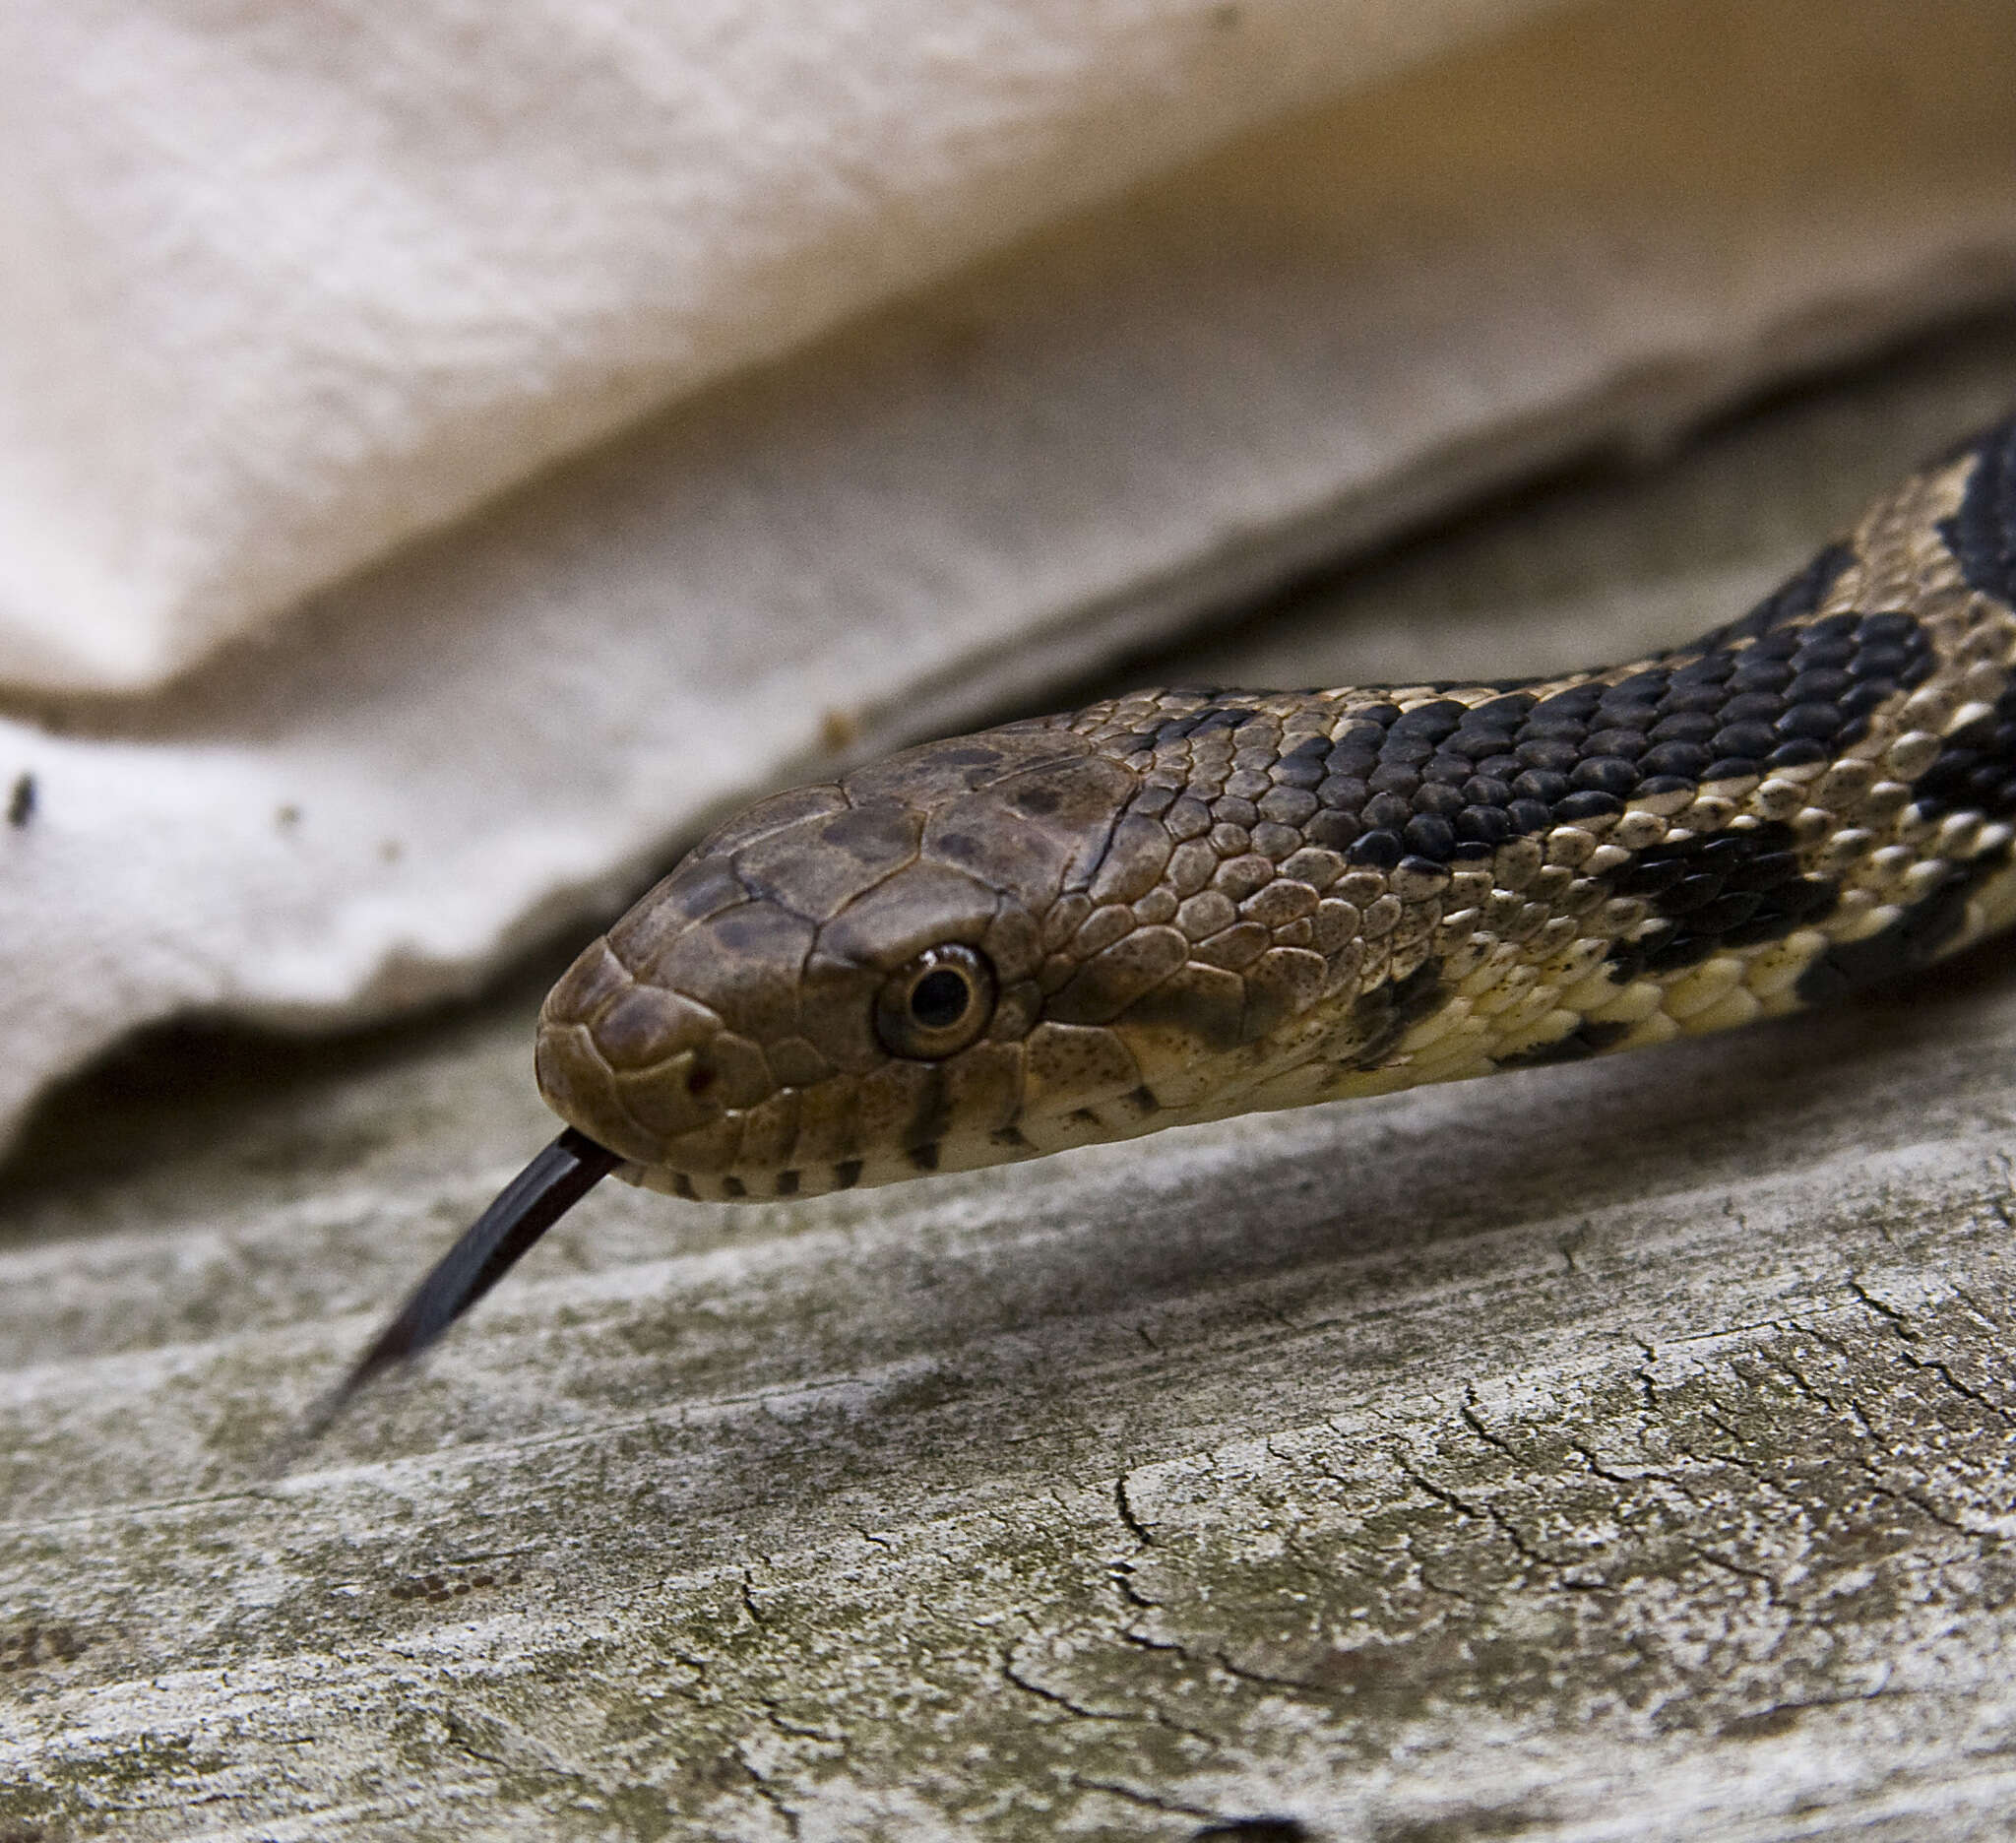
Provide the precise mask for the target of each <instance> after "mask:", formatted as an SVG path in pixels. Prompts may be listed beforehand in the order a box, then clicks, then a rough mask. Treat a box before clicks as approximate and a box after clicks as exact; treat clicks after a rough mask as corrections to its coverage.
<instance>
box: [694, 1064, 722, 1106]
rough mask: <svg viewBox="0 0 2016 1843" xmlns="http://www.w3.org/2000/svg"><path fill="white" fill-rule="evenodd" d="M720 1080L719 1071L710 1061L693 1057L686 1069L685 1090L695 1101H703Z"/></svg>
mask: <svg viewBox="0 0 2016 1843" xmlns="http://www.w3.org/2000/svg"><path fill="white" fill-rule="evenodd" d="M720 1080H721V1071H720V1070H719V1069H717V1068H716V1067H715V1066H714V1064H713V1063H712V1062H702V1061H700V1060H698V1059H697V1058H696V1059H695V1061H694V1063H693V1066H692V1067H691V1068H689V1069H688V1070H687V1071H686V1092H687V1093H688V1094H689V1095H691V1096H692V1097H693V1099H694V1100H696V1101H704V1100H706V1099H707V1097H708V1095H709V1094H710V1093H711V1092H712V1091H713V1089H714V1086H715V1084H716V1083H717V1082H719V1081H720Z"/></svg>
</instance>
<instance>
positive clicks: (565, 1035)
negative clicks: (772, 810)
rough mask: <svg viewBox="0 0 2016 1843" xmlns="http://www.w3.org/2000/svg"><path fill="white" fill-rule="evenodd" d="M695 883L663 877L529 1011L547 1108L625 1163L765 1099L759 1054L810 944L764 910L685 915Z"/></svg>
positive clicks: (794, 924)
mask: <svg viewBox="0 0 2016 1843" xmlns="http://www.w3.org/2000/svg"><path fill="white" fill-rule="evenodd" d="M708 868H709V867H708V866H707V865H705V864H702V865H698V866H695V870H696V872H698V873H700V874H702V875H704V874H705V872H706V871H707V869H708ZM696 880H698V877H697V876H696V877H686V876H682V875H681V874H680V873H674V876H673V877H672V878H670V879H667V883H666V884H665V885H662V886H661V890H662V895H661V896H660V897H659V899H658V900H656V901H648V902H647V903H646V904H642V905H640V906H639V909H638V911H636V912H633V916H632V917H631V918H628V919H626V920H625V922H622V923H619V924H618V925H617V927H616V928H614V929H613V930H611V932H610V934H609V935H608V936H607V937H606V938H605V939H603V940H599V941H597V942H596V943H595V944H594V945H593V946H592V947H590V948H589V949H588V951H587V952H585V953H584V954H583V955H582V956H581V958H580V959H579V960H577V961H576V962H575V964H574V966H573V968H572V970H571V971H570V972H569V973H568V974H567V975H566V977H565V978H564V979H562V980H561V981H560V983H559V984H558V985H556V986H554V988H553V990H552V993H551V995H550V996H549V997H548V998H547V1000H546V1003H545V1006H544V1008H543V1009H542V1011H541V1012H540V1014H539V1035H538V1046H537V1049H536V1068H537V1072H538V1081H539V1089H540V1092H541V1093H542V1094H543V1095H544V1096H545V1098H546V1101H547V1104H548V1105H549V1106H550V1107H551V1108H552V1109H553V1110H554V1112H557V1113H559V1114H560V1116H561V1117H562V1118H563V1119H565V1120H567V1121H568V1122H569V1123H570V1124H571V1125H574V1126H576V1127H579V1128H580V1130H581V1131H583V1132H585V1133H587V1134H588V1135H589V1136H590V1137H591V1138H593V1139H596V1140H599V1142H600V1143H601V1144H603V1145H605V1146H607V1147H609V1149H610V1150H611V1151H614V1152H619V1153H621V1154H622V1156H623V1157H624V1158H625V1159H627V1160H629V1161H631V1162H633V1163H636V1164H641V1165H656V1164H661V1163H663V1162H665V1161H666V1158H667V1154H668V1152H669V1150H670V1148H672V1147H673V1146H674V1145H676V1144H680V1143H681V1142H684V1143H686V1144H687V1145H689V1146H690V1145H691V1143H692V1141H693V1139H694V1136H695V1135H703V1134H705V1132H706V1129H708V1128H709V1127H711V1126H715V1125H717V1124H718V1123H719V1122H721V1121H722V1120H723V1117H724V1115H725V1114H727V1113H728V1112H731V1111H736V1110H746V1109H749V1108H753V1107H757V1106H759V1105H760V1104H762V1103H763V1102H764V1101H765V1100H767V1099H769V1098H770V1097H771V1096H772V1095H773V1094H774V1093H775V1092H776V1090H777V1088H778V1086H779V1073H778V1071H777V1070H776V1069H774V1068H773V1067H772V1066H771V1058H770V1057H769V1056H767V1055H766V1053H765V1049H766V1046H767V1045H771V1044H773V1041H774V1040H775V1039H776V1038H777V1037H778V1036H779V1034H780V1028H781V1027H782V1026H784V1025H785V1024H786V1023H787V1022H788V1020H787V1019H786V1018H785V1017H784V1016H783V1015H782V1013H783V1012H784V1011H786V1010H788V1009H789V1008H790V1006H792V1005H793V1004H794V1003H795V987H796V979H797V973H798V969H799V966H800V964H801V963H802V961H803V958H804V954H805V950H806V947H807V945H808V944H809V939H810V928H809V926H808V925H807V924H805V923H803V922H798V921H797V920H796V918H794V917H790V916H788V915H787V914H785V913H784V912H783V911H781V910H779V909H777V908H776V907H775V906H774V905H771V904H768V903H763V902H760V901H759V902H752V901H749V900H747V899H746V898H744V899H743V900H740V901H732V902H729V903H727V904H726V905H725V906H724V907H722V908H720V909H718V910H713V911H712V912H711V913H701V914H697V915H696V914H694V913H693V909H694V908H695V907H703V908H705V907H706V905H702V904H696V903H694V902H693V901H692V900H691V898H692V897H693V896H694V895H695V894H697V892H695V891H691V890H688V889H686V888H685V887H683V885H684V884H685V883H686V882H688V881H696ZM737 894H740V892H737ZM773 1013H777V1014H779V1015H772V1014H773ZM788 1072H789V1071H788ZM694 1149H695V1150H696V1151H697V1149H698V1148H694Z"/></svg>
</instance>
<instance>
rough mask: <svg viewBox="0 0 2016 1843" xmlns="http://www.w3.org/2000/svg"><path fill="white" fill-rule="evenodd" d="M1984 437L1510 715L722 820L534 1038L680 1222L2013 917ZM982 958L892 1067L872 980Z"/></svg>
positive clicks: (1070, 724) (2007, 742)
mask: <svg viewBox="0 0 2016 1843" xmlns="http://www.w3.org/2000/svg"><path fill="white" fill-rule="evenodd" d="M2012 482H2016V424H2004V425H2002V426H2000V427H1998V428H1996V429H1995V430H1992V431H1990V432H1989V433H1988V434H1986V435H1985V436H1983V437H1981V438H1980V439H1979V440H1977V441H1976V442H1974V443H1972V444H1970V445H1968V446H1967V447H1966V448H1964V449H1962V450H1960V451H1958V452H1957V453H1955V454H1954V455H1953V456H1951V457H1949V458H1948V459H1946V460H1944V461H1942V462H1940V463H1938V464H1936V465H1934V466H1933V467H1931V468H1929V469H1928V470H1926V471H1925V472H1924V473H1922V474H1921V475H1919V476H1918V477H1915V478H1913V479H1911V480H1909V481H1907V482H1906V483H1905V484H1904V485H1903V486H1902V487H1901V488H1899V489H1898V491H1897V492H1895V493H1894V494H1892V495H1891V496H1890V497H1888V498H1887V499H1885V500H1883V501H1882V502H1880V503H1879V504H1878V505H1876V506H1875V507H1874V508H1872V509H1871V510H1870V511H1869V512H1868V513H1867V514H1866V515H1865V516H1864V517H1863V519H1862V520H1861V522H1860V523H1859V525H1858V526H1857V527H1856V529H1855V530H1854V531H1853V532H1851V533H1850V534H1848V535H1847V536H1846V537H1845V538H1843V539H1842V540H1839V541H1837V542H1835V543H1833V544H1830V545H1829V546H1828V547H1827V548H1826V549H1825V550H1823V551H1822V552H1821V553H1820V554H1819V556H1817V557H1816V558H1815V559H1814V561H1813V562H1812V564H1810V565H1809V566H1808V567H1807V568H1806V569H1805V570H1802V571H1801V572H1800V573H1799V574H1798V575H1797V576H1796V577H1795V578H1793V579H1792V580H1791V581H1790V582H1789V583H1787V584H1786V585H1785V587H1784V588H1783V589H1781V590H1780V591H1779V592H1778V593H1777V594H1776V595H1774V596H1772V597H1770V598H1769V599H1768V600H1767V601H1765V602H1764V603H1763V604H1760V605H1759V606H1758V607H1757V608H1756V609H1754V610H1753V611H1752V612H1751V613H1750V614H1748V615H1747V616H1745V617H1744V618H1743V619H1741V620H1739V621H1737V622H1735V623H1733V624H1732V625H1731V626H1729V627H1727V628H1724V629H1721V630H1719V631H1717V632H1716V633H1713V634H1710V635H1708V636H1706V637H1705V638H1704V639H1702V640H1700V641H1698V642H1696V643H1695V644H1694V645H1692V646H1690V647H1685V648H1681V649H1679V650H1678V651H1676V652H1674V653H1671V654H1669V655H1666V656H1663V657H1661V658H1659V659H1652V660H1640V661H1636V662H1633V663H1631V664H1628V665H1624V666H1619V667H1611V668H1609V669H1607V670H1602V671H1595V672H1588V673H1578V674H1573V675H1569V676H1564V677H1559V678H1551V679H1544V680H1538V681H1534V682H1531V683H1525V684H1518V685H1511V686H1507V685H1479V684H1455V685H1433V684H1422V685H1402V686H1392V687H1386V688H1372V689H1361V688H1351V687H1346V688H1343V689H1337V690H1319V691H1278V692H1233V691H1187V690H1162V691H1143V692H1139V693H1135V694H1133V695H1131V696H1127V697H1122V698H1117V699H1113V700H1110V701H1108V702H1106V703H1103V704H1097V705H1094V706H1091V707H1090V708H1088V709H1086V710H1081V711H1075V712H1071V713H1068V714H1065V715H1061V716H1057V717H1048V718H1040V719H1037V720H1034V721H1031V722H1026V723H1019V724H1012V725H1009V726H1007V727H1005V728H1003V729H999V730H993V731H986V732H984V733H982V734H979V735H974V736H965V737H960V738H957V739H955V740H953V741H948V742H938V743H932V744H929V745H927V746H925V747H923V748H918V749H912V750H910V751H908V752H907V753H905V754H902V755H898V756H896V757H894V758H892V759H891V760H889V761H886V762H882V763H879V764H877V765H876V766H874V767H871V768H867V769H863V770H861V771H859V772H857V773H855V774H852V775H850V776H848V777H846V778H845V779H843V780H842V781H840V782H838V783H835V784H832V785H828V786H823V787H815V788H805V789H799V790H796V791H794V792H792V793H788V794H780V795H778V796H776V797H775V798H773V799H769V800H765V801H763V802H761V803H760V804H758V805H756V806H754V807H751V808H750V809H749V810H748V811H747V812H745V813H743V814H741V815H740V816H739V817H737V818H736V819H734V820H731V821H730V822H729V823H728V824H727V825H725V826H724V827H723V828H721V829H720V830H719V831H717V832H716V833H715V834H714V835H713V836H712V837H711V838H709V839H708V840H707V841H705V842H704V843H703V844H702V845H701V846H700V847H699V849H698V850H696V851H695V852H694V853H693V854H692V855H691V856H690V857H689V858H687V859H686V860H685V862H683V863H682V864H681V865H680V866H679V867H678V868H677V869H676V870H674V871H673V873H672V874H671V875H670V876H669V877H667V878H666V879H665V880H664V881H663V882H662V883H661V884H660V885H659V886H658V888H657V889H655V890H654V891H653V892H652V893H651V894H650V895H649V896H647V897H646V898H645V899H644V900H643V901H642V902H641V903H639V904H638V905H637V907H636V908H635V909H633V910H632V911H631V912H630V914H629V915H627V916H626V917H624V919H623V920H622V921H621V922H618V923H617V924H616V926H615V927H614V928H612V929H611V930H610V931H609V934H608V936H607V937H606V939H605V940H603V941H598V942H597V943H595V944H594V945H593V946H592V947H590V948H589V949H588V950H587V951H586V952H585V953H584V954H583V955H582V957H581V959H580V960H579V961H578V962H577V963H576V965H575V966H574V968H573V969H572V971H570V972H569V973H568V975H567V976H566V978H565V979H563V980H562V981H561V982H560V984H559V985H557V986H555V987H554V990H553V992H552V994H551V996H550V997H549V998H548V1000H547V1002H546V1006H545V1009H544V1011H543V1013H542V1016H541V1022H540V1031H539V1042H538V1074H539V1081H540V1086H541V1088H542V1090H543V1091H544V1093H545V1095H546V1098H547V1100H548V1101H549V1102H550V1103H551V1104H552V1106H553V1107H554V1108H555V1110H556V1111H557V1112H560V1113H561V1114H562V1115H563V1116H564V1117H565V1118H566V1119H567V1120H568V1121H570V1122H571V1123H572V1124H573V1125H574V1126H576V1127H578V1128H579V1129H580V1130H581V1131H582V1132H585V1133H586V1134H588V1135H589V1136H590V1137H591V1138H592V1139H595V1140H597V1141H599V1142H600V1143H601V1144H603V1145H605V1146H607V1147H609V1148H610V1149H611V1150H612V1151H614V1152H615V1153H617V1154H618V1155H620V1157H621V1158H622V1159H623V1160H625V1161H627V1163H626V1165H625V1167H624V1168H623V1172H622V1175H623V1176H627V1177H628V1178H630V1179H631V1180H632V1181H635V1182H642V1183H646V1184H649V1185H652V1186H654V1187H656V1188H661V1189H668V1190H671V1191H673V1192H674V1193H675V1194H678V1195H682V1196H693V1195H699V1196H706V1197H735V1196H742V1195H747V1196H751V1197H771V1196H778V1195H790V1194H803V1193H810V1192H815V1191H818V1190H821V1189H830V1188H847V1187H849V1186H851V1185H852V1184H854V1183H857V1182H858V1183H880V1182H886V1181H889V1180H891V1179H894V1178H899V1177H905V1176H913V1175H914V1174H915V1173H917V1172H920V1171H956V1170H961V1169H967V1168H972V1167H976V1166H982V1165H989V1164H994V1163H998V1162H1000V1161H1003V1160H1006V1159H1016V1158H1027V1157H1031V1156H1034V1155H1036V1154H1039V1153H1043V1152H1050V1151H1054V1150H1057V1149H1059V1148H1061V1147H1065V1146H1071V1145H1081V1144H1085V1143H1088V1142H1091V1141H1094V1140H1100V1139H1110V1138H1119V1137H1126V1136H1130V1135H1133V1134H1137V1133H1143V1132H1149V1131H1153V1130H1155V1129H1157V1128H1159V1127H1163V1126H1170V1125H1177V1124H1181V1123H1184V1122H1187V1121H1194V1120H1203V1119H1211V1118H1216V1117H1220V1116H1223V1115H1226V1114H1229V1113H1236V1112H1244V1111H1247V1110H1249V1109H1255V1108H1276V1107H1292V1106H1298V1105H1301V1104H1304V1103H1308V1102H1314V1101H1328V1100H1335V1099H1339V1098H1342V1097H1346V1096H1352V1095H1364V1094H1377V1093H1383V1092H1385V1091H1387V1090H1390V1089H1395V1088H1402V1087H1408V1086H1412V1085H1414V1084H1416V1083H1419V1082H1429V1081H1445V1080H1453V1079H1458V1078H1462V1077H1466V1076H1472V1075H1481V1074H1485V1073H1488V1072H1490V1071H1492V1070H1494V1069H1498V1068H1506V1067H1519V1066H1526V1065H1530V1064H1533V1063H1537V1062H1544V1061H1550V1060H1561V1059H1565V1058H1571V1057H1576V1056H1584V1055H1598V1054H1605V1053H1608V1052H1609V1051H1612V1050H1615V1049H1629V1048H1633V1047H1636V1046H1639V1045H1643V1044H1652V1043H1658V1042H1661V1041H1664V1040H1665V1039H1667V1038H1670V1037H1673V1036H1676V1035H1678V1034H1680V1033H1682V1032H1699V1031H1708V1030H1720V1029H1725V1028H1728V1027H1730V1026H1733V1025H1736V1024H1741V1023H1745V1022H1747V1021H1748V1020H1750V1019H1751V1018H1754V1017H1758V1016H1762V1015H1766V1014H1768V1013H1772V1012H1777V1011H1784V1010H1788V1009H1791V1008H1793V1007H1794V1006H1796V1005H1797V1004H1800V1003H1803V1002H1809V1001H1811V1000H1813V999H1816V998H1821V997H1825V996H1829V995H1831V994H1833V993H1835V992H1838V991H1841V990H1845V989H1848V988H1850V987H1851V986H1853V985H1857V984H1860V983H1865V982H1866V981H1868V980H1870V979H1874V978H1879V977H1883V976H1886V975H1888V974H1891V973H1894V972H1898V971H1901V970H1905V969H1908V968H1910V967H1913V966H1916V965H1920V964H1923V963H1924V962H1925V961H1926V960H1929V959H1931V958H1935V957H1937V956H1938V955H1941V954H1944V953H1949V952H1952V951H1954V950H1955V949H1957V948H1960V947H1962V946H1965V945H1967V944H1969V943H1970V942H1972V941H1974V940H1976V939H1979V938H1980V937H1981V936H1982V935H1983V934H1985V933H1986V932H1988V931H1989V930H1991V929H1994V928H1998V927H2001V926H2003V925H2005V924H2006V923H2007V922H2009V921H2010V920H2011V919H2012V917H2016V868H2012V866H2011V863H2010V856H2011V842H2012V837H2016V833H2012V821H2016V690H2012V687H2011V678H2010V666H2011V661H2012V658H2016V611H2012V607H2011V596H2012V594H2016V486H2012ZM945 945H953V946H957V947H960V948H965V949H971V950H972V951H973V952H974V953H977V954H978V955H981V956H983V957H984V959H985V960H986V962H987V964H988V965H989V966H990V967H991V969H992V971H993V974H994V977H995V980H996V983H997V987H998V996H997V998H996V1000H995V1003H994V1005H993V1009H992V1012H991V1014H990V1015H989V1016H988V1017H987V1019H986V1020H985V1022H984V1025H983V1026H981V1027H979V1028H978V1034H977V1037H976V1038H975V1039H974V1040H973V1041H971V1042H970V1043H967V1044H966V1045H965V1046H964V1047H962V1048H960V1049H957V1050H956V1052H953V1053H950V1054H947V1055H944V1056H942V1057H940V1058H937V1059H934V1060H924V1059H919V1058H916V1057H913V1056H906V1055H900V1054H895V1053H892V1051H891V1050H890V1049H889V1048H888V1047H887V1046H886V1045H885V1044H884V1043H883V1042H882V1041H881V1040H880V1039H879V1038H878V1036H877V1030H876V1025H875V1022H874V1016H875V1001H876V997H877V994H878V992H879V991H881V989H882V987H883V985H884V984H885V982H887V981H889V980H890V979H891V978H892V977H893V976H894V975H896V974H897V973H898V971H899V970H900V969H902V968H904V967H905V966H906V965H907V964H909V963H910V962H912V961H913V960H914V958H915V957H916V956H917V955H919V954H920V953H922V952H923V951H924V950H925V949H927V948H932V947H938V946H945Z"/></svg>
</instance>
